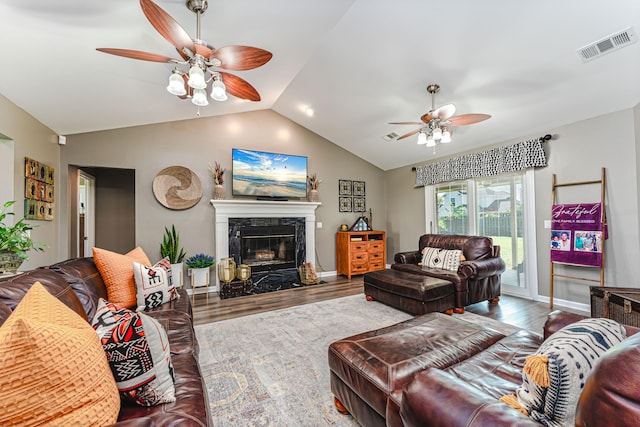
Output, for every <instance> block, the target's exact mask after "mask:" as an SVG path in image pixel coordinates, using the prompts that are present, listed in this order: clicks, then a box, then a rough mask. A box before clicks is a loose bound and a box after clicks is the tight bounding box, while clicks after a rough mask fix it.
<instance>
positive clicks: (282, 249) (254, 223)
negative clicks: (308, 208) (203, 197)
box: [229, 217, 306, 294]
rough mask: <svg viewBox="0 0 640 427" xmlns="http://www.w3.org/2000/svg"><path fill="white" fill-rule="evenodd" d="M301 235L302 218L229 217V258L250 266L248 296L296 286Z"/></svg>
mask: <svg viewBox="0 0 640 427" xmlns="http://www.w3.org/2000/svg"><path fill="white" fill-rule="evenodd" d="M305 236H306V230H305V218H304V217H300V218H273V217H270V218H229V256H230V257H232V258H233V259H234V261H235V262H236V264H237V265H240V264H243V263H244V264H249V265H250V266H251V280H252V281H253V291H252V293H255V294H258V293H265V292H272V291H277V290H281V289H290V288H293V287H299V286H302V285H301V284H300V279H299V275H298V267H300V266H301V265H302V264H304V262H305V259H306V241H305ZM256 252H257V254H256Z"/></svg>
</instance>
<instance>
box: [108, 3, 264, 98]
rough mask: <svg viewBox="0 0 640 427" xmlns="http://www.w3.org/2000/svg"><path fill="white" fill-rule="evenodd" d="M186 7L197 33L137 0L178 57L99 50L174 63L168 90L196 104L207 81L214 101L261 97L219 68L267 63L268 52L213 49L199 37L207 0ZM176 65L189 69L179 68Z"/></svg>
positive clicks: (248, 67) (236, 68)
mask: <svg viewBox="0 0 640 427" xmlns="http://www.w3.org/2000/svg"><path fill="white" fill-rule="evenodd" d="M186 5H187V8H189V10H191V11H192V12H193V13H195V14H196V37H195V38H191V36H189V34H188V33H187V32H186V31H185V30H184V28H182V27H181V26H180V24H178V22H177V21H176V20H175V19H173V18H172V17H171V16H170V15H169V14H168V13H167V12H165V11H164V10H163V9H162V8H161V7H160V6H158V5H157V4H155V3H154V2H153V1H151V0H140V7H141V8H142V11H143V12H144V14H145V16H146V17H147V19H148V20H149V22H150V23H151V25H152V26H153V28H155V29H156V30H157V31H158V32H159V33H160V35H162V37H164V38H165V39H166V40H167V41H168V42H169V43H171V44H172V45H173V46H174V47H175V48H176V50H177V51H178V54H179V55H180V57H181V59H175V58H170V57H168V56H164V55H158V54H155V53H149V52H142V51H139V50H130V49H114V48H98V49H97V50H99V51H100V52H104V53H109V54H111V55H117V56H124V57H126V58H132V59H140V60H143V61H152V62H166V63H173V64H176V68H175V69H174V70H173V73H172V74H171V76H170V77H169V86H167V90H168V91H169V92H170V93H172V94H174V95H177V96H179V97H180V98H183V99H185V98H191V100H192V102H193V103H194V104H196V105H197V106H205V105H207V104H208V101H207V93H206V88H207V83H209V82H212V84H211V97H212V98H213V99H215V100H216V101H224V100H226V99H227V94H226V93H227V92H228V93H230V94H231V95H233V96H235V97H237V98H241V99H246V100H249V101H260V94H259V93H258V91H257V90H256V89H255V88H254V87H253V86H251V84H250V83H249V82H247V81H246V80H244V79H243V78H241V77H238V76H236V75H234V74H231V73H227V72H223V71H220V69H224V70H232V71H245V70H252V69H254V68H258V67H260V66H262V65H264V64H266V63H267V62H268V61H269V60H270V59H271V57H272V54H271V52H268V51H266V50H264V49H260V48H257V47H251V46H224V47H221V48H218V49H215V48H213V47H211V46H209V45H208V44H207V43H206V42H205V41H203V40H201V39H200V16H201V15H202V14H203V13H204V12H205V11H206V10H207V7H208V2H207V0H187V2H186ZM179 65H183V66H187V67H188V70H186V71H185V70H180V69H179V68H178V66H179Z"/></svg>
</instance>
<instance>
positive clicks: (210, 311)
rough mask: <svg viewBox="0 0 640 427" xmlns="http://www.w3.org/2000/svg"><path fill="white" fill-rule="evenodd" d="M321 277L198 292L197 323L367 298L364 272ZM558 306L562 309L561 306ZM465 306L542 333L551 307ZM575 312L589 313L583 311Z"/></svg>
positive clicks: (511, 300) (522, 303) (508, 302)
mask: <svg viewBox="0 0 640 427" xmlns="http://www.w3.org/2000/svg"><path fill="white" fill-rule="evenodd" d="M322 279H323V280H324V281H325V282H327V283H323V284H320V285H314V286H308V287H304V288H296V289H288V290H284V291H277V292H269V293H266V294H259V295H247V296H242V297H236V298H228V299H220V297H218V295H217V294H214V293H211V294H210V295H209V296H208V297H207V296H206V295H204V294H199V295H195V296H194V297H192V302H193V317H194V323H195V324H196V325H201V324H205V323H211V322H219V321H221V320H226V319H232V318H234V317H240V316H247V315H250V314H255V313H262V312H265V311H270V310H278V309H281V308H287V307H293V306H296V305H302V304H308V303H311V302H316V301H324V300H328V299H332V298H339V297H345V296H349V295H358V294H360V295H363V298H364V285H363V282H362V276H354V277H352V278H351V279H350V280H349V279H347V278H346V277H345V276H331V277H323V278H322ZM557 308H558V309H562V308H561V307H557ZM465 310H467V311H469V312H471V313H474V314H479V315H481V316H486V317H490V318H492V319H495V320H498V321H500V322H505V323H509V324H511V325H514V326H518V327H520V328H524V329H528V330H531V331H534V332H537V333H542V326H543V325H544V322H545V319H546V316H547V314H548V313H549V311H550V310H549V305H548V304H545V303H542V302H535V301H531V300H527V299H523V298H518V297H514V296H509V295H502V296H501V297H500V303H498V304H489V303H487V302H480V303H477V304H473V305H470V306H468V307H466V308H465ZM568 311H571V310H568ZM574 312H576V311H574ZM576 313H580V314H585V315H589V313H584V312H582V313H581V312H576Z"/></svg>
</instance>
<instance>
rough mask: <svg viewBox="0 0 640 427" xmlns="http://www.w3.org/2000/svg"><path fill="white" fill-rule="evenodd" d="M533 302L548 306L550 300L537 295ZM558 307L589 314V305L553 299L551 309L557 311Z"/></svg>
mask: <svg viewBox="0 0 640 427" xmlns="http://www.w3.org/2000/svg"><path fill="white" fill-rule="evenodd" d="M535 300H536V301H539V302H544V303H547V304H549V300H550V298H549V297H547V296H544V295H538V296H537V297H536V298H535ZM560 307H565V308H570V309H572V310H578V311H584V312H585V313H589V314H591V305H589V304H583V303H579V302H575V301H567V300H563V299H558V298H554V299H553V308H554V309H559V308H560Z"/></svg>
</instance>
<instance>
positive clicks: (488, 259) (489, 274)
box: [391, 234, 506, 313]
mask: <svg viewBox="0 0 640 427" xmlns="http://www.w3.org/2000/svg"><path fill="white" fill-rule="evenodd" d="M427 246H428V247H432V248H441V249H460V250H462V253H463V255H464V257H465V258H466V260H465V261H463V262H462V263H461V264H460V268H459V269H458V271H457V272H455V271H448V270H443V269H436V268H428V267H423V266H421V265H418V263H420V262H421V261H422V250H423V249H424V248H425V247H427ZM391 268H392V269H394V270H398V271H403V272H407V273H411V274H418V275H424V276H429V277H434V278H437V279H442V280H448V281H450V282H451V283H453V286H454V288H455V308H454V311H456V312H458V313H461V312H463V311H464V307H466V306H467V305H470V304H475V303H477V302H481V301H492V302H498V300H499V298H500V276H501V274H502V273H503V272H504V271H505V269H506V266H505V263H504V260H503V259H502V258H500V247H499V246H497V245H495V246H494V245H493V241H492V240H491V238H490V237H483V236H462V235H447V234H424V235H422V236H420V239H419V241H418V250H417V251H409V252H400V253H397V254H396V255H395V257H394V263H393V264H392V265H391Z"/></svg>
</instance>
